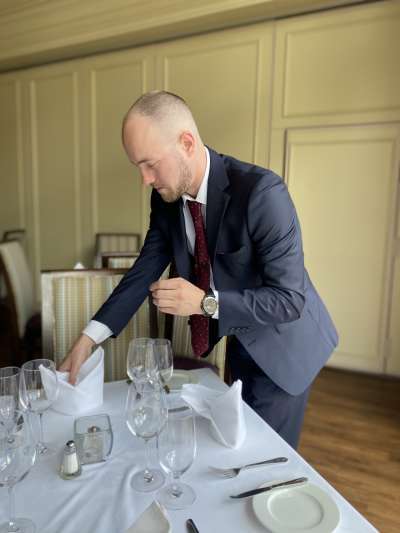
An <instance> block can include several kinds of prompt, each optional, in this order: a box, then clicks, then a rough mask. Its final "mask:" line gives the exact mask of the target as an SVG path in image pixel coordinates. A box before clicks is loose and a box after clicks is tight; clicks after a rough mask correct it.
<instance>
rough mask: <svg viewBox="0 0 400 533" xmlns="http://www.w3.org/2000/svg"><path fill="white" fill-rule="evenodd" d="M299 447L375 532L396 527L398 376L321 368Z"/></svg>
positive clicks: (395, 531)
mask: <svg viewBox="0 0 400 533" xmlns="http://www.w3.org/2000/svg"><path fill="white" fill-rule="evenodd" d="M299 452H300V454H301V455H302V456H303V457H304V458H305V459H306V460H307V461H308V462H309V463H310V464H311V465H312V466H313V467H314V468H315V469H316V470H318V472H319V473H320V474H322V476H323V477H324V478H326V479H327V480H328V481H329V482H330V483H331V485H333V486H334V487H335V488H336V489H337V490H338V491H339V492H340V493H341V494H342V495H343V496H344V497H345V498H346V499H347V500H348V501H349V502H350V503H351V504H352V505H353V506H354V507H355V508H356V509H357V510H358V511H359V512H360V513H361V514H363V515H364V516H365V517H366V518H367V519H368V520H369V521H370V522H371V523H372V524H373V525H374V526H375V527H376V528H377V529H378V530H379V531H381V532H382V533H399V532H400V380H386V379H383V378H379V377H371V376H367V375H362V374H355V373H350V372H349V373H348V372H343V371H339V370H333V369H324V370H323V371H322V372H321V374H320V375H319V376H318V378H317V380H316V381H315V384H314V386H313V389H312V392H311V396H310V401H309V404H308V407H307V411H306V416H305V422H304V428H303V433H302V436H301V441H300V447H299Z"/></svg>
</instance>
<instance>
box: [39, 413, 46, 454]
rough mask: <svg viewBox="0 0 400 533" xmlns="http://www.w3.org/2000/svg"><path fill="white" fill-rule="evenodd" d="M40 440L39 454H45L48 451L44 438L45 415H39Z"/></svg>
mask: <svg viewBox="0 0 400 533" xmlns="http://www.w3.org/2000/svg"><path fill="white" fill-rule="evenodd" d="M39 426H40V439H39V443H38V447H39V453H43V452H44V451H45V449H46V446H45V444H44V438H43V413H39Z"/></svg>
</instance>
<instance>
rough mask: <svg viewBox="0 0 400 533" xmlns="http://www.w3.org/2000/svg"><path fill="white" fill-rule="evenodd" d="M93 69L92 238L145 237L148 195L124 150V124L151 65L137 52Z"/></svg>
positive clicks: (116, 56) (114, 56)
mask: <svg viewBox="0 0 400 533" xmlns="http://www.w3.org/2000/svg"><path fill="white" fill-rule="evenodd" d="M89 64H90V69H91V109H92V116H91V139H92V183H93V194H94V201H93V205H94V209H93V228H94V233H96V232H107V231H111V232H113V231H114V232H141V231H142V230H143V226H144V225H146V226H147V220H146V224H145V222H144V217H145V214H144V209H143V201H144V192H143V190H142V185H141V180H140V176H139V173H138V171H137V170H136V169H135V167H134V166H133V165H132V164H131V163H130V162H129V161H128V159H127V157H126V155H125V152H124V150H123V147H122V143H121V123H122V119H123V116H124V115H125V113H126V111H127V110H128V108H129V107H130V105H131V104H132V103H133V102H134V101H135V100H136V98H138V97H139V96H140V95H141V94H142V93H143V92H145V91H146V90H148V89H149V80H151V79H152V75H153V72H152V69H153V63H152V62H151V63H150V66H149V61H148V60H146V59H144V58H143V57H138V56H137V55H136V54H135V53H128V54H127V53H121V54H107V55H105V56H102V57H98V58H97V59H96V60H95V62H94V63H92V62H89ZM149 70H150V72H149Z"/></svg>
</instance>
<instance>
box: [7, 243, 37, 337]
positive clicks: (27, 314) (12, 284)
mask: <svg viewBox="0 0 400 533" xmlns="http://www.w3.org/2000/svg"><path fill="white" fill-rule="evenodd" d="M0 271H1V272H2V275H3V277H4V280H5V285H6V289H7V299H8V301H9V304H10V307H11V309H12V312H13V313H15V316H16V321H17V328H18V334H19V337H20V338H22V337H23V336H24V332H25V326H26V324H27V322H28V320H29V319H30V318H31V316H32V315H34V313H35V311H36V308H35V307H36V306H35V298H34V291H33V280H32V275H31V272H30V270H29V267H28V262H27V260H26V256H25V252H24V250H23V248H22V246H21V243H20V242H18V241H9V242H0Z"/></svg>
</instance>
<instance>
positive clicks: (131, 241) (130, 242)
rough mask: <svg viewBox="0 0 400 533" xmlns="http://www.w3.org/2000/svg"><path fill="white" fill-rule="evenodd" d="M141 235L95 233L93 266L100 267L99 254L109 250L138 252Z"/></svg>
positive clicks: (128, 252) (109, 251) (129, 252)
mask: <svg viewBox="0 0 400 533" xmlns="http://www.w3.org/2000/svg"><path fill="white" fill-rule="evenodd" d="M140 247H141V236H140V234H139V233H96V242H95V267H96V268H100V267H101V266H102V263H101V255H102V254H104V253H111V252H124V253H127V254H132V253H137V252H139V250H140Z"/></svg>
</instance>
